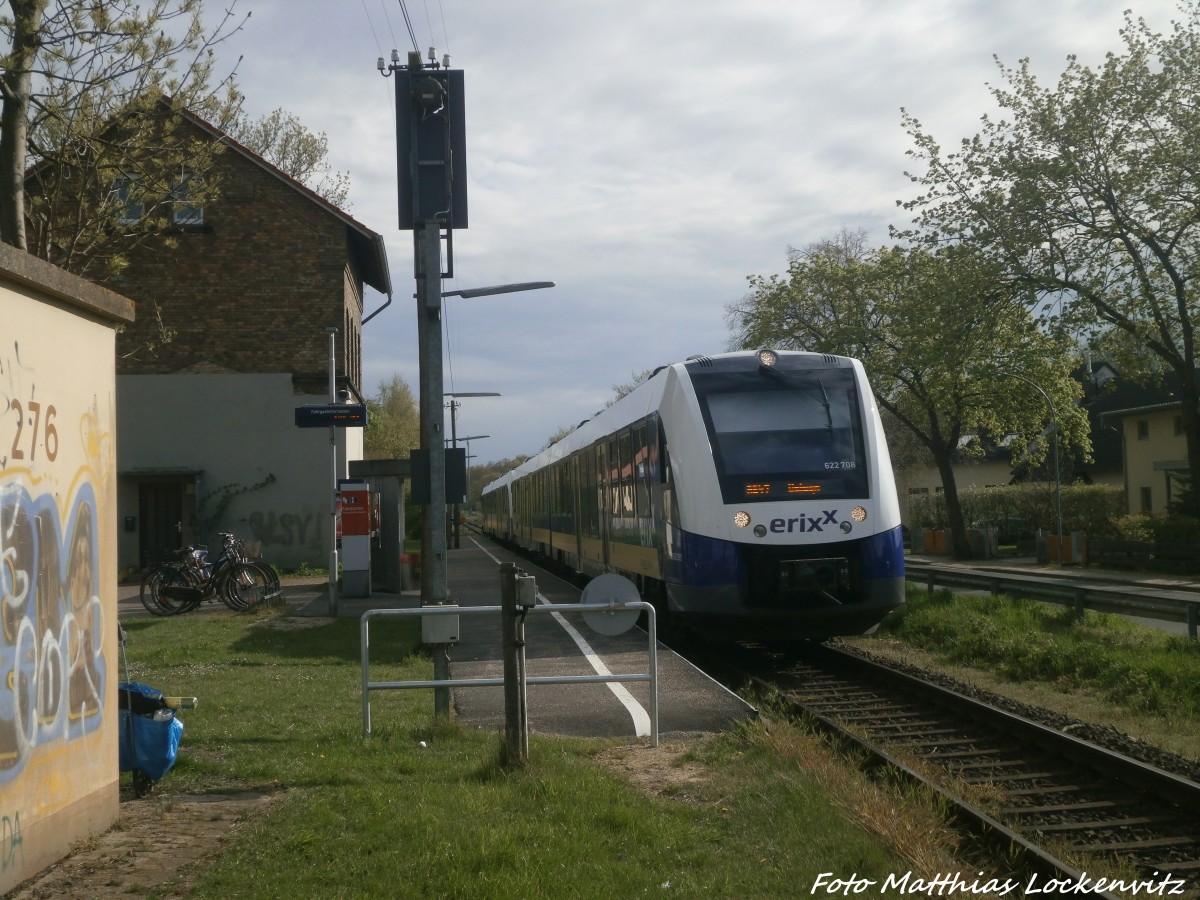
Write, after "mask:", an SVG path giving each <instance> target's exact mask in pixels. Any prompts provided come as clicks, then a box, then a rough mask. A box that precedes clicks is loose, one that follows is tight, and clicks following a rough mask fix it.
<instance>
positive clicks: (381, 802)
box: [125, 611, 920, 898]
mask: <svg viewBox="0 0 1200 900" xmlns="http://www.w3.org/2000/svg"><path fill="white" fill-rule="evenodd" d="M287 621H288V620H287V619H286V618H283V617H281V616H279V614H277V613H275V612H273V611H263V612H262V613H261V614H259V615H258V616H257V617H255V616H246V615H240V616H239V615H233V614H225V613H221V612H214V613H210V614H206V615H202V616H201V615H197V616H190V617H179V618H172V619H164V620H149V619H146V620H135V621H131V622H129V623H127V626H126V627H127V629H128V631H129V641H128V645H127V654H128V657H129V663H130V668H131V677H132V678H133V679H134V680H137V681H142V682H145V683H148V684H152V685H154V686H155V687H159V688H161V689H162V690H164V691H165V692H167V693H169V694H184V695H195V696H197V697H199V699H200V705H199V708H197V709H195V710H190V711H186V712H184V713H182V714H181V718H182V719H183V721H184V723H185V732H184V737H183V743H182V746H181V750H180V756H179V760H178V762H177V764H176V766H175V768H174V769H173V770H172V771H171V772H170V773H169V774H168V775H167V776H166V778H165V779H164V780H163V781H162V782H161V783H160V784H159V785H157V786H156V787H155V794H156V796H158V795H165V796H166V797H168V798H169V795H170V794H171V793H176V792H178V793H203V792H217V791H232V790H250V789H260V790H277V791H279V792H281V794H282V798H281V799H279V800H277V801H276V802H275V803H273V804H272V805H271V806H270V807H269V808H268V810H267V811H266V812H265V813H263V814H262V815H260V816H258V817H256V818H255V819H253V820H252V821H251V822H249V823H248V824H246V825H244V826H242V827H241V828H240V829H239V830H238V831H237V832H236V840H234V841H232V842H231V843H230V845H229V847H228V849H227V850H226V851H225V852H224V853H223V854H222V855H221V856H220V858H219V859H218V860H217V861H216V862H215V864H214V865H212V866H211V867H210V868H208V869H207V870H205V871H204V872H203V873H202V874H201V875H199V876H198V877H197V878H196V879H195V880H194V881H193V882H192V885H191V889H190V891H191V892H190V894H189V896H195V897H222V898H225V897H231V896H237V897H295V898H301V897H314V896H320V897H383V896H386V897H431V896H436V897H489V898H491V897H532V896H543V897H604V898H611V897H630V896H639V895H655V896H659V895H664V894H666V895H669V896H678V897H714V896H726V897H727V896H793V895H798V894H803V893H806V892H807V890H808V888H809V887H810V886H811V885H812V882H813V879H814V878H815V877H816V875H817V873H820V872H833V873H837V874H839V875H841V874H849V873H855V872H857V873H858V874H859V875H860V876H865V877H871V878H883V877H886V875H887V874H888V873H891V872H900V873H903V872H905V871H908V870H909V869H912V868H914V864H913V863H912V862H906V861H904V859H903V858H902V857H901V856H899V855H898V854H897V852H896V851H895V850H893V849H890V848H889V846H888V842H887V840H885V839H883V838H880V837H877V836H874V835H872V834H871V833H869V832H868V831H867V830H866V829H865V828H864V827H862V825H861V824H859V823H862V822H870V821H872V820H873V819H874V818H876V815H875V814H874V813H872V812H871V811H870V809H871V808H872V806H875V807H879V808H885V809H892V808H893V807H895V806H897V805H898V804H896V803H895V802H894V801H892V800H887V799H885V800H882V801H873V800H870V799H855V800H853V801H851V800H850V799H849V798H851V797H852V796H853V797H860V796H866V795H869V794H870V793H871V791H872V790H873V789H871V788H867V787H862V788H856V789H855V790H850V789H845V788H837V789H835V790H834V791H833V799H832V800H831V794H830V787H829V783H828V782H826V781H823V780H822V779H823V778H824V777H826V776H825V775H822V774H821V772H820V771H819V770H818V767H817V765H816V761H817V760H818V759H819V758H820V757H822V755H823V753H824V751H823V750H822V749H821V747H820V745H819V742H818V741H816V740H815V739H814V738H811V737H810V736H806V735H804V734H803V733H801V732H798V731H796V730H795V729H793V728H791V727H790V726H784V725H780V724H778V723H776V724H775V725H773V726H772V727H770V728H768V727H766V726H765V725H763V724H753V725H747V726H746V727H744V728H741V729H738V730H736V731H734V732H732V733H729V734H726V735H722V736H719V737H716V738H714V739H710V740H709V741H707V742H704V743H702V744H701V745H700V748H699V749H698V750H697V751H696V752H695V753H694V754H693V755H692V756H691V758H690V759H688V763H689V765H691V766H694V767H696V768H698V770H699V771H700V772H701V773H702V775H701V777H699V778H698V779H696V780H694V781H693V780H689V781H687V782H686V783H682V782H681V783H680V784H675V785H674V787H672V788H670V789H669V790H667V791H665V792H664V793H663V794H661V795H660V794H655V793H653V792H647V791H646V790H639V789H637V788H636V787H634V786H633V785H632V784H631V783H630V782H629V781H627V780H626V779H625V778H622V777H619V776H618V775H616V774H613V773H612V772H611V771H610V769H609V768H608V767H606V766H605V765H603V764H602V763H601V756H603V755H606V754H612V753H617V754H621V753H630V754H635V755H636V753H637V748H630V747H620V746H615V747H614V744H612V743H611V742H604V741H598V740H574V739H555V738H550V737H544V736H539V735H536V734H534V735H533V736H532V737H531V741H530V758H529V760H528V763H527V765H526V766H525V767H524V768H521V769H508V768H505V767H504V766H503V765H502V764H501V760H502V758H503V748H502V740H501V737H502V736H500V735H497V734H493V733H486V732H479V731H476V730H473V729H470V728H464V727H459V726H457V725H455V724H454V723H452V722H441V723H439V722H436V721H435V720H434V718H433V715H432V711H433V699H432V696H431V694H430V693H429V692H427V691H391V692H376V693H375V694H374V695H373V696H372V703H371V708H372V725H373V731H374V733H373V735H372V736H371V737H370V738H364V737H363V736H362V733H361V729H362V723H361V696H360V677H361V676H360V670H359V643H358V641H359V637H358V623H357V622H354V621H336V622H332V623H326V624H322V625H319V626H316V627H300V628H282V627H275V626H277V625H279V624H280V623H285V622H287ZM300 621H303V620H300ZM416 637H417V634H416V629H415V626H414V625H413V624H412V623H404V624H397V623H389V622H381V623H376V624H375V625H373V626H372V635H371V638H372V640H371V646H372V661H371V664H372V668H371V677H372V679H374V680H416V679H426V678H429V677H430V673H431V663H430V661H429V660H428V659H427V658H425V657H424V656H422V655H421V654H420V653H419V652H415V651H414V645H415V639H416ZM421 741H424V742H426V744H427V745H428V746H427V747H424V748H422V747H421V746H420V742H421ZM631 759H635V756H631ZM125 777H128V776H125ZM839 777H845V776H839ZM876 827H877V828H878V829H879V831H880V832H881V833H884V834H886V833H888V831H889V829H890V826H884V827H880V826H876ZM899 831H901V830H898V831H897V833H899ZM893 840H894V838H893ZM905 852H907V853H909V855H910V856H913V857H916V858H920V854H919V853H913V852H911V851H907V850H906V851H905Z"/></svg>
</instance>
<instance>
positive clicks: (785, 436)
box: [692, 368, 868, 503]
mask: <svg viewBox="0 0 1200 900" xmlns="http://www.w3.org/2000/svg"><path fill="white" fill-rule="evenodd" d="M692 383H693V384H694V385H695V388H696V395H697V397H698V398H699V400H700V409H701V412H702V413H703V416H704V424H705V427H706V428H707V429H708V437H709V441H710V443H711V445H712V448H713V455H714V457H715V459H716V464H717V472H718V473H719V475H720V479H721V492H722V494H723V495H724V499H725V502H726V503H747V502H751V503H752V502H755V501H768V500H783V499H793V500H799V499H817V498H827V499H829V498H837V499H847V498H855V499H859V498H866V497H867V496H868V485H867V465H866V459H865V454H864V451H863V435H862V416H861V412H860V403H859V396H858V389H857V386H856V385H855V381H854V372H853V370H852V369H834V368H820V369H793V370H784V371H780V370H778V369H756V370H754V371H743V372H728V371H726V372H711V373H701V372H693V373H692Z"/></svg>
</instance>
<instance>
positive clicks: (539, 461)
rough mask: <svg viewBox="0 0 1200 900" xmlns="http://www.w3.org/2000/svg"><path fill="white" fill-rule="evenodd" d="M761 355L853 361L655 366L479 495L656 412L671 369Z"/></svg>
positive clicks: (716, 357)
mask: <svg viewBox="0 0 1200 900" xmlns="http://www.w3.org/2000/svg"><path fill="white" fill-rule="evenodd" d="M762 353H774V354H775V355H776V356H777V357H787V358H793V359H794V358H796V357H802V356H804V357H815V358H817V359H821V360H823V361H824V363H825V364H826V365H853V363H854V360H852V359H851V358H849V357H845V356H834V355H831V354H828V353H811V352H808V351H804V350H771V351H764V350H734V351H730V352H727V353H714V354H711V355H696V356H689V357H688V358H687V359H684V360H680V361H679V362H674V363H669V364H668V365H665V366H659V367H658V368H657V369H655V370H654V372H653V373H652V374H651V375H650V377H649V378H647V379H646V380H645V381H643V382H642V383H641V384H639V385H638V386H637V387H636V388H634V389H633V390H632V391H630V392H629V393H628V394H626V395H625V396H624V397H622V398H621V399H620V400H618V401H616V402H615V403H613V404H612V405H611V406H608V407H606V408H604V409H602V410H600V412H598V413H596V414H595V415H594V416H592V417H591V418H590V419H585V420H584V421H582V422H580V423H579V426H578V427H577V428H576V429H575V430H574V431H572V432H571V433H570V434H568V435H567V436H566V437H563V438H561V439H560V440H558V441H555V442H554V443H553V444H551V445H550V446H549V447H547V448H545V449H544V450H542V451H541V452H540V453H536V454H534V455H533V456H531V457H530V458H529V459H527V460H526V461H525V462H523V463H521V465H519V466H517V467H516V468H515V469H512V470H510V471H509V472H506V473H505V474H504V475H501V476H500V477H499V478H497V479H495V480H494V481H492V482H490V483H489V484H487V485H486V486H484V488H483V493H484V494H487V493H490V492H491V491H493V490H495V489H497V488H499V487H502V486H504V485H506V484H510V483H511V482H513V481H515V480H517V479H519V478H521V477H522V476H524V475H527V474H529V473H530V472H535V471H537V470H538V469H540V468H542V467H543V466H547V465H549V464H550V463H553V462H557V461H558V460H560V459H565V458H566V457H568V456H571V455H572V454H573V453H575V452H577V451H579V450H582V449H583V448H584V447H588V446H590V445H591V444H593V443H595V442H596V440H597V439H598V438H601V437H604V436H605V435H608V434H611V433H613V432H614V431H616V430H617V429H619V428H621V427H623V426H625V425H629V424H631V423H633V422H636V421H638V420H639V419H642V418H645V416H646V415H647V414H649V413H650V412H651V411H652V410H654V409H657V408H658V405H659V400H660V399H661V397H662V393H663V389H664V388H665V386H666V383H667V378H668V377H669V373H670V372H671V371H673V370H675V371H682V370H684V369H685V368H686V367H688V366H692V365H699V366H704V367H709V366H711V367H714V368H720V367H722V364H723V363H726V362H732V361H736V362H741V361H743V360H745V359H746V358H747V357H760V358H761V356H760V355H761V354H762Z"/></svg>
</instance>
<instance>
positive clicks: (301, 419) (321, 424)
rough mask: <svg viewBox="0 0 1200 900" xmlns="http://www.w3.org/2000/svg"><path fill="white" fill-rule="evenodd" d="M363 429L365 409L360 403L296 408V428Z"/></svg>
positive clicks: (364, 425) (365, 423) (365, 415)
mask: <svg viewBox="0 0 1200 900" xmlns="http://www.w3.org/2000/svg"><path fill="white" fill-rule="evenodd" d="M330 425H332V426H333V427H335V428H365V427H366V425H367V407H366V406H365V405H363V404H362V403H330V404H326V405H322V406H297V407H296V427H297V428H328V427H329V426H330Z"/></svg>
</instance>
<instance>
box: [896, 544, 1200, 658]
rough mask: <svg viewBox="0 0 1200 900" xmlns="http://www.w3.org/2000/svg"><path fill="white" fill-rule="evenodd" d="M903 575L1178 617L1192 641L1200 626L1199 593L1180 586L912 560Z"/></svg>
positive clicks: (929, 585) (931, 584) (928, 583)
mask: <svg viewBox="0 0 1200 900" xmlns="http://www.w3.org/2000/svg"><path fill="white" fill-rule="evenodd" d="M904 574H905V577H906V578H907V579H908V580H909V581H919V582H923V583H924V586H925V589H926V590H928V591H932V590H934V588H936V587H938V586H941V587H947V588H965V589H968V590H985V591H989V592H991V593H992V594H1012V595H1014V596H1019V597H1028V598H1029V599H1030V600H1042V601H1045V602H1048V603H1058V604H1062V605H1065V606H1073V607H1074V608H1075V609H1076V610H1079V611H1083V610H1085V609H1090V610H1094V611H1095V612H1107V613H1116V614H1118V615H1126V616H1142V617H1145V618H1149V619H1158V620H1161V621H1164V622H1179V623H1182V624H1183V625H1184V626H1185V627H1186V628H1187V633H1188V637H1190V638H1191V639H1192V640H1197V632H1198V630H1200V595H1196V594H1194V593H1193V594H1191V595H1189V594H1188V593H1186V592H1184V591H1171V590H1163V589H1158V588H1151V587H1148V586H1146V585H1145V584H1131V585H1128V586H1125V585H1121V584H1096V583H1094V582H1088V581H1086V580H1082V579H1072V578H1069V577H1063V578H1061V579H1059V580H1046V579H1044V578H1040V577H1038V576H1034V575H1021V574H1004V573H998V572H995V571H973V570H969V569H966V568H954V567H952V566H930V565H921V564H913V563H907V564H906V565H905V572H904Z"/></svg>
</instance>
